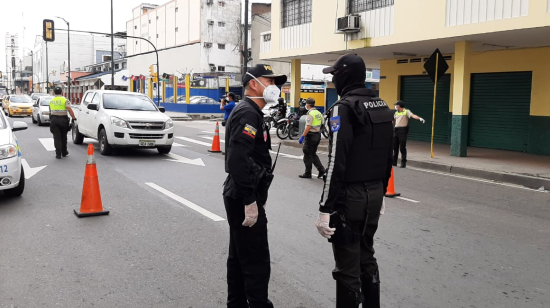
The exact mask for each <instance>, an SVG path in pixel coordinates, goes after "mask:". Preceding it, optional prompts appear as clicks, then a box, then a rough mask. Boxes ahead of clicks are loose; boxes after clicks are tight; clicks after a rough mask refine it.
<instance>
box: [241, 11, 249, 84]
mask: <svg viewBox="0 0 550 308" xmlns="http://www.w3.org/2000/svg"><path fill="white" fill-rule="evenodd" d="M243 61H244V63H243V72H242V74H243V77H242V78H243V80H244V76H245V75H246V71H247V70H248V0H244V50H243ZM243 94H244V89H243Z"/></svg>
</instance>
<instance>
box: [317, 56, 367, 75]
mask: <svg viewBox="0 0 550 308" xmlns="http://www.w3.org/2000/svg"><path fill="white" fill-rule="evenodd" d="M348 66H354V67H355V68H356V69H361V70H363V71H366V70H367V67H366V65H365V61H363V59H362V58H361V57H359V56H358V55H356V54H351V53H348V54H345V55H343V56H341V57H340V58H338V60H336V62H334V65H332V66H329V67H325V68H324V69H323V73H324V74H333V73H334V72H336V71H339V70H341V69H343V68H345V67H348Z"/></svg>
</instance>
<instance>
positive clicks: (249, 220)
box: [243, 202, 258, 227]
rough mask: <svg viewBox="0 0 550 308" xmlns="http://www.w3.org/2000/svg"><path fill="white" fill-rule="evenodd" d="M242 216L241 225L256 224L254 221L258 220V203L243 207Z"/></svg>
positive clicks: (249, 225)
mask: <svg viewBox="0 0 550 308" xmlns="http://www.w3.org/2000/svg"><path fill="white" fill-rule="evenodd" d="M244 217H245V218H244V221H243V226H245V227H252V226H254V225H255V224H256V221H258V205H257V204H256V202H254V203H252V204H250V205H246V206H245V207H244Z"/></svg>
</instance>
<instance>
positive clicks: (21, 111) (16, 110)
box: [4, 95, 33, 117]
mask: <svg viewBox="0 0 550 308" xmlns="http://www.w3.org/2000/svg"><path fill="white" fill-rule="evenodd" d="M32 109H33V102H32V98H31V97H30V96H28V95H10V96H9V98H8V99H7V100H6V102H5V104H4V112H5V113H6V115H7V116H9V117H12V116H16V115H20V116H30V115H32Z"/></svg>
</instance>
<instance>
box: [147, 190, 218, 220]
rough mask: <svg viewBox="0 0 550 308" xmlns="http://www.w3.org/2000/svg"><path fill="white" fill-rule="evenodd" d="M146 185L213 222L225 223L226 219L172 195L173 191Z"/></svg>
mask: <svg viewBox="0 0 550 308" xmlns="http://www.w3.org/2000/svg"><path fill="white" fill-rule="evenodd" d="M145 184H147V185H148V186H149V187H151V188H154V189H156V190H157V191H159V192H161V193H162V194H164V195H165V196H167V197H170V198H172V199H173V200H175V201H177V202H179V203H181V204H183V205H185V206H187V207H188V208H190V209H192V210H194V211H197V212H199V213H201V214H202V215H204V216H206V217H208V218H210V219H212V220H213V221H224V220H225V219H223V218H221V217H220V216H218V215H216V214H214V213H212V212H210V211H208V210H205V209H203V208H202V207H200V206H198V205H196V204H195V203H193V202H191V201H189V200H186V199H184V198H182V197H180V196H178V195H176V194H174V193H172V192H171V191H169V190H166V189H164V188H162V187H160V186H158V185H157V184H155V183H145Z"/></svg>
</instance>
